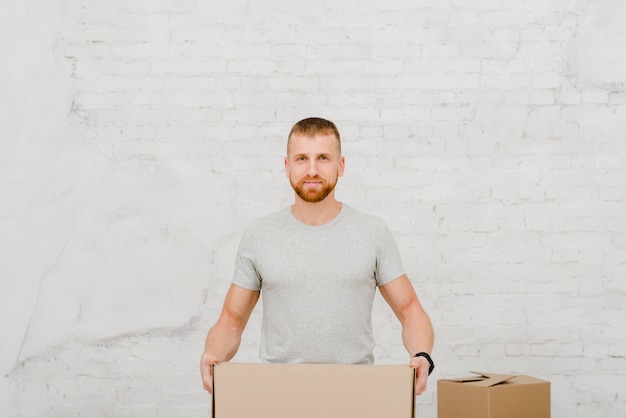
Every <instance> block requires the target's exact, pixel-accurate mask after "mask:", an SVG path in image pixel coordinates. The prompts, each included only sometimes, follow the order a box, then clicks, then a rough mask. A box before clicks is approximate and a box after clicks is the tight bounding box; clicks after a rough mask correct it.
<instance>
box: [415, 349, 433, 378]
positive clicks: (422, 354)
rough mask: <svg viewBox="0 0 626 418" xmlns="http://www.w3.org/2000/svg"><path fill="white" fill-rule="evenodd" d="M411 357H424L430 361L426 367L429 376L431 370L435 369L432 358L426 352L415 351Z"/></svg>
mask: <svg viewBox="0 0 626 418" xmlns="http://www.w3.org/2000/svg"><path fill="white" fill-rule="evenodd" d="M413 357H424V358H425V359H426V360H428V362H429V363H430V367H429V368H428V375H429V376H430V374H431V373H432V372H433V370H435V363H434V362H433V359H431V358H430V356H429V355H428V353H425V352H423V351H421V352H419V353H417V354H416V355H414V356H413Z"/></svg>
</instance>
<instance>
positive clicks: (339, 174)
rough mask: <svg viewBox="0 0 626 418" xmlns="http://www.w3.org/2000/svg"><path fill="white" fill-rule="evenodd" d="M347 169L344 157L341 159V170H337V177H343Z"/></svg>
mask: <svg viewBox="0 0 626 418" xmlns="http://www.w3.org/2000/svg"><path fill="white" fill-rule="evenodd" d="M345 169H346V159H345V158H344V157H343V155H342V156H341V158H340V159H339V170H337V175H338V176H339V177H341V176H343V171H344V170H345Z"/></svg>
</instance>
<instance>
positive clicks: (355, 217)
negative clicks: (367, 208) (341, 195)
mask: <svg viewBox="0 0 626 418" xmlns="http://www.w3.org/2000/svg"><path fill="white" fill-rule="evenodd" d="M343 210H344V212H345V216H346V219H348V220H350V221H352V222H358V223H359V224H361V225H364V226H366V225H369V226H375V227H380V226H385V225H386V223H385V221H384V220H383V218H382V217H380V216H377V215H371V214H369V213H365V212H362V211H360V210H357V209H354V208H353V207H352V206H348V205H346V204H345V203H344V204H343Z"/></svg>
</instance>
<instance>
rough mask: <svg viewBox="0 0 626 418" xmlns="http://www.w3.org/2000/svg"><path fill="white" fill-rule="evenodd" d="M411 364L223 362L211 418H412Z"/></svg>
mask: <svg viewBox="0 0 626 418" xmlns="http://www.w3.org/2000/svg"><path fill="white" fill-rule="evenodd" d="M414 386H415V372H414V370H413V369H412V368H410V367H409V366H408V365H389V366H386V365H380V366H379V365H376V366H374V365H371V366H370V365H345V364H343V365H342V364H268V363H263V364H257V363H221V364H218V365H216V366H214V368H213V406H212V407H213V415H212V416H213V418H239V417H241V418H266V417H267V418H283V417H284V418H294V417H297V418H308V417H310V418H313V417H314V418H324V417H329V418H330V417H332V418H337V417H342V418H346V417H354V418H370V417H371V418H381V417H385V418H386V417H393V418H413V417H414V415H415V388H414Z"/></svg>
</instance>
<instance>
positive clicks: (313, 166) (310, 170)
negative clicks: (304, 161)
mask: <svg viewBox="0 0 626 418" xmlns="http://www.w3.org/2000/svg"><path fill="white" fill-rule="evenodd" d="M306 172H307V174H308V175H309V176H311V177H315V176H316V175H317V174H318V172H319V170H318V167H317V162H316V161H315V159H314V158H312V159H311V160H309V164H308V165H307V170H306Z"/></svg>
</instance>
